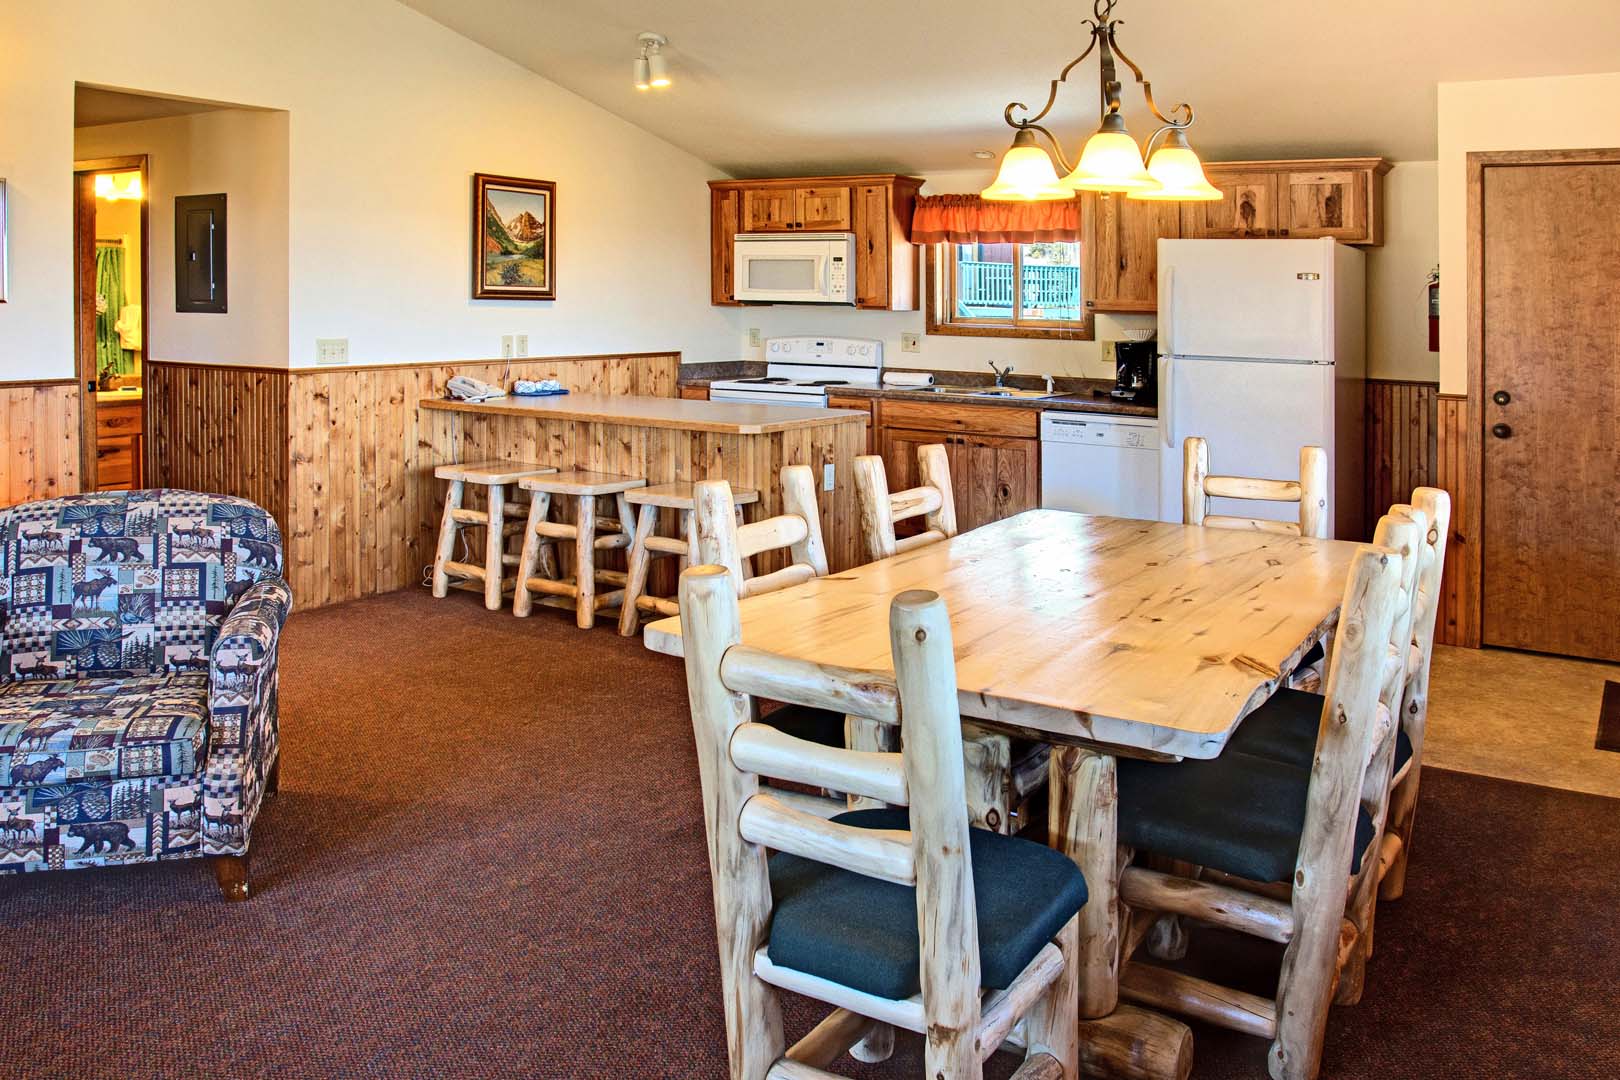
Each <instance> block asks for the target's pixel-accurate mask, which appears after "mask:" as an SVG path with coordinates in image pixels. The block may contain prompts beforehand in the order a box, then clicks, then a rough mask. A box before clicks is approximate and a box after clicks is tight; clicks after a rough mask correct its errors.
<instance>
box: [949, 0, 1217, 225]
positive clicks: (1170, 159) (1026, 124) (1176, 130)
mask: <svg viewBox="0 0 1620 1080" xmlns="http://www.w3.org/2000/svg"><path fill="white" fill-rule="evenodd" d="M1115 2H1116V0H1093V14H1094V15H1095V18H1093V19H1087V20H1086V25H1087V26H1089V27H1090V28H1091V44H1090V45H1088V46H1087V47H1086V50H1085V51H1084V52H1082V53H1081V54H1080V55H1079V56H1077V57H1075V58H1074V59H1073V60H1071V61H1070V62H1069V64H1068V66H1067V67H1065V68H1064V69H1063V70H1062V72H1060V73H1059V75H1058V77H1057V78H1055V79H1053V80H1052V86H1051V91H1050V93H1048V95H1047V98H1046V104H1045V105H1044V106H1043V107H1042V108H1041V109H1040V111H1039V112H1035V113H1034V114H1033V115H1028V114H1030V112H1031V110H1030V108H1029V106H1027V105H1025V104H1024V103H1023V102H1021V101H1015V102H1012V103H1011V104H1009V105H1008V106H1007V108H1006V110H1005V111H1004V113H1003V117H1004V118H1005V120H1006V121H1007V124H1008V126H1010V127H1011V128H1012V129H1013V130H1014V132H1015V134H1014V137H1013V144H1012V147H1011V148H1010V149H1009V150H1008V151H1007V153H1006V154H1005V155H1004V156H1003V157H1002V159H1001V169H1000V171H999V172H998V173H997V175H996V179H995V182H994V183H992V184H991V185H990V186H989V187H987V188H985V189H984V191H982V192H981V193H980V197H981V198H984V199H990V200H1001V201H1008V200H1028V201H1034V200H1046V199H1057V198H1063V197H1064V196H1060V195H1056V194H1054V193H1053V189H1052V185H1051V184H1050V183H1048V181H1047V179H1046V177H1047V175H1048V174H1049V173H1051V174H1054V179H1055V180H1056V184H1057V185H1058V186H1059V187H1061V188H1062V189H1063V190H1065V191H1067V192H1069V193H1070V195H1069V197H1072V195H1073V193H1075V192H1080V191H1095V192H1102V193H1105V194H1106V193H1112V192H1118V193H1123V194H1126V195H1128V196H1130V197H1131V198H1133V199H1157V200H1162V201H1167V202H1181V201H1193V200H1206V199H1220V198H1223V195H1222V194H1221V192H1220V190H1219V189H1217V188H1215V187H1214V186H1212V185H1211V184H1210V182H1209V180H1208V178H1206V177H1205V176H1204V167H1203V164H1202V163H1201V162H1200V161H1199V160H1198V155H1197V154H1196V153H1194V152H1193V149H1192V146H1191V145H1190V144H1189V143H1188V142H1187V128H1189V127H1191V126H1192V122H1193V109H1192V106H1191V105H1188V104H1186V103H1185V102H1183V103H1181V104H1178V105H1175V106H1173V107H1172V108H1171V109H1170V111H1169V113H1168V114H1166V113H1164V112H1161V111H1160V109H1159V106H1158V105H1157V104H1156V103H1155V102H1154V100H1153V84H1152V83H1150V82H1149V81H1148V80H1147V78H1146V77H1144V76H1143V74H1142V69H1141V68H1139V67H1137V65H1136V63H1135V62H1134V61H1132V60H1131V58H1130V57H1129V56H1127V55H1125V53H1124V52H1122V51H1121V50H1120V48H1119V43H1118V41H1117V40H1116V38H1115V32H1116V29H1117V27H1118V26H1119V25H1120V23H1119V21H1118V20H1116V19H1114V18H1113V17H1112V15H1113V11H1114V4H1115ZM1093 52H1095V53H1097V56H1098V61H1099V68H1100V70H1099V72H1098V77H1099V83H1100V88H1101V98H1102V123H1101V124H1100V125H1099V126H1098V128H1097V130H1096V132H1095V133H1094V134H1093V135H1092V136H1091V137H1090V138H1089V139H1087V140H1086V142H1085V145H1084V146H1083V147H1082V148H1081V150H1080V158H1079V161H1078V162H1076V163H1075V164H1074V165H1073V166H1070V164H1069V162H1068V160H1067V159H1066V158H1065V157H1064V154H1063V146H1062V144H1061V143H1059V142H1058V140H1057V137H1056V136H1054V135H1053V134H1052V132H1051V131H1050V130H1048V129H1047V128H1045V127H1044V126H1042V124H1041V121H1042V120H1044V119H1045V118H1046V116H1047V114H1048V113H1050V112H1051V111H1052V106H1053V105H1054V104H1056V102H1057V94H1058V87H1059V86H1060V85H1061V84H1063V83H1064V82H1066V81H1067V80H1068V77H1069V74H1070V72H1072V71H1073V70H1074V69H1075V68H1076V67H1077V66H1079V64H1080V62H1081V61H1083V60H1084V59H1085V58H1086V57H1088V56H1090V55H1091V54H1092V53H1093ZM1116 60H1118V61H1119V62H1120V63H1123V64H1124V65H1125V66H1126V67H1127V68H1128V69H1129V70H1130V72H1131V74H1132V75H1133V76H1134V77H1135V80H1136V82H1137V83H1138V84H1139V85H1140V86H1141V87H1142V96H1143V98H1144V99H1145V100H1146V102H1147V107H1148V111H1149V112H1151V113H1152V114H1153V116H1154V118H1155V119H1156V120H1157V121H1158V122H1159V125H1160V126H1159V127H1158V129H1157V130H1155V131H1154V132H1153V134H1152V135H1151V136H1150V137H1149V138H1148V140H1147V143H1146V146H1147V148H1148V149H1149V150H1152V147H1153V144H1154V143H1155V142H1157V141H1158V140H1159V138H1160V136H1163V137H1164V139H1163V142H1162V144H1161V145H1160V146H1159V148H1158V149H1157V150H1156V151H1153V152H1152V153H1150V154H1149V155H1148V157H1147V161H1146V163H1145V164H1144V162H1143V148H1142V147H1141V146H1139V145H1138V144H1137V142H1136V140H1135V139H1134V138H1132V137H1131V134H1130V132H1129V131H1127V130H1126V127H1125V118H1124V116H1123V115H1121V113H1120V89H1121V84H1120V81H1119V79H1118V77H1117V70H1116V67H1115V61H1116ZM1019 113H1023V114H1025V115H1022V116H1020V115H1017V114H1019ZM1037 134H1038V135H1041V136H1044V137H1045V139H1046V141H1047V142H1048V143H1049V144H1051V153H1050V154H1048V153H1047V151H1046V150H1045V149H1043V148H1042V147H1041V145H1040V143H1039V142H1038V141H1037V140H1036V135H1037ZM1054 158H1055V159H1056V162H1057V168H1058V169H1061V170H1062V171H1063V172H1064V173H1065V174H1066V175H1064V176H1063V177H1062V179H1056V177H1055V172H1056V170H1054V169H1053V167H1052V164H1053V159H1054Z"/></svg>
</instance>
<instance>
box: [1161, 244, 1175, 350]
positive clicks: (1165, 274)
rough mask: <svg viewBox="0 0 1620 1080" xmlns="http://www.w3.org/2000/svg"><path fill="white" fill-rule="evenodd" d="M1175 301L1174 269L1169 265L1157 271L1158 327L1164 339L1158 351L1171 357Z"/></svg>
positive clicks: (1173, 343) (1173, 344) (1173, 338)
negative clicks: (1162, 332)
mask: <svg viewBox="0 0 1620 1080" xmlns="http://www.w3.org/2000/svg"><path fill="white" fill-rule="evenodd" d="M1175 299H1176V268H1175V266H1174V265H1171V266H1166V267H1164V268H1162V269H1161V270H1160V271H1159V325H1160V327H1162V328H1163V330H1164V339H1163V340H1162V341H1161V342H1160V343H1159V351H1160V352H1162V353H1164V354H1166V355H1171V356H1173V355H1174V354H1175V351H1176V317H1175Z"/></svg>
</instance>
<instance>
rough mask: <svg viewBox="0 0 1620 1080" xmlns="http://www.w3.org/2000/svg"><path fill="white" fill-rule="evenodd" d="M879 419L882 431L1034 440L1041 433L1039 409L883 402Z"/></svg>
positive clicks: (918, 402)
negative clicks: (892, 430) (938, 432)
mask: <svg viewBox="0 0 1620 1080" xmlns="http://www.w3.org/2000/svg"><path fill="white" fill-rule="evenodd" d="M881 415H882V417H883V424H884V426H885V427H899V428H911V429H913V430H920V431H951V432H962V433H966V434H978V435H1016V436H1022V437H1024V438H1031V439H1033V438H1037V437H1038V436H1039V435H1040V429H1041V414H1040V410H1038V409H1009V408H1006V407H1005V406H997V405H954V404H945V403H943V402H942V403H940V404H934V403H932V402H926V401H885V402H883V405H882V409H881Z"/></svg>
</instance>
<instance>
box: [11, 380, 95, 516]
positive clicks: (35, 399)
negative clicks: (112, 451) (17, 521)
mask: <svg viewBox="0 0 1620 1080" xmlns="http://www.w3.org/2000/svg"><path fill="white" fill-rule="evenodd" d="M0 431H4V432H5V440H4V442H3V443H0V507H3V506H11V505H13V504H14V503H20V502H31V501H33V500H35V499H51V498H55V497H56V496H58V495H73V494H77V493H78V491H79V485H80V475H79V380H77V379H43V380H39V381H34V382H0Z"/></svg>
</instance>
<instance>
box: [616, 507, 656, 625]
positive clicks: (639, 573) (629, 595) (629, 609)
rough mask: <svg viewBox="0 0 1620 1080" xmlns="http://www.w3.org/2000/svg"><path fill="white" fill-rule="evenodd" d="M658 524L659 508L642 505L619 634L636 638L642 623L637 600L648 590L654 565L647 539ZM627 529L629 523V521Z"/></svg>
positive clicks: (627, 569)
mask: <svg viewBox="0 0 1620 1080" xmlns="http://www.w3.org/2000/svg"><path fill="white" fill-rule="evenodd" d="M657 525H658V507H656V506H653V505H652V504H651V503H645V504H643V505H642V507H641V510H640V512H639V513H638V514H637V515H636V531H635V535H634V537H633V538H632V539H631V541H630V562H629V564H628V566H627V568H626V572H625V577H624V606H623V608H622V609H621V610H620V611H619V633H620V634H621V635H623V636H624V637H635V636H636V628H637V626H638V625H639V624H640V622H641V613H640V610H639V609H638V608H637V607H636V601H637V600H639V599H641V594H642V593H643V592H645V591H646V588H647V567H648V566H649V565H650V564H651V563H652V552H650V551H648V550H647V538H648V537H650V536H651V535H652V534H653V529H654V528H655V527H656V526H657ZM625 527H626V528H629V523H628V522H626V524H625Z"/></svg>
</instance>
